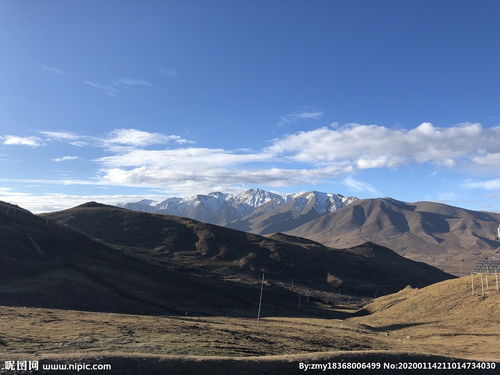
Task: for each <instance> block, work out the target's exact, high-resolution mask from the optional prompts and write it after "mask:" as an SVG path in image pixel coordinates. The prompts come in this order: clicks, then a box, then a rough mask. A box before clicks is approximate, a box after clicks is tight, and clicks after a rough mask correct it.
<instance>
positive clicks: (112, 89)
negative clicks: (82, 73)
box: [83, 78, 152, 98]
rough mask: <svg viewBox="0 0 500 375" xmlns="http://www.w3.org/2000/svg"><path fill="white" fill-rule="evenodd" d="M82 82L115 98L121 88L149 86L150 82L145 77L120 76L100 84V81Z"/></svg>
mask: <svg viewBox="0 0 500 375" xmlns="http://www.w3.org/2000/svg"><path fill="white" fill-rule="evenodd" d="M83 83H84V84H86V85H89V86H91V87H94V88H96V89H98V90H100V91H102V92H103V93H104V94H106V95H108V96H111V97H113V98H116V97H117V96H118V95H119V94H120V92H121V89H122V88H126V87H128V88H130V87H137V86H139V87H141V86H142V87H151V86H152V84H151V82H149V81H146V80H145V79H136V78H120V79H116V80H113V81H111V83H109V84H101V83H96V82H92V81H83Z"/></svg>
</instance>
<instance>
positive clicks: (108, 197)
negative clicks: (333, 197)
mask: <svg viewBox="0 0 500 375" xmlns="http://www.w3.org/2000/svg"><path fill="white" fill-rule="evenodd" d="M499 12H500V3H499V2H497V1H486V0H485V1H480V2H477V1H456V0H455V1H444V0H443V1H434V2H430V1H368V0H366V1H334V0H328V1H321V0H315V1H305V0H304V1H294V0H282V1H279V0H272V1H263V0H262V1H258V0H254V1H248V0H237V1H234V0H232V1H217V0H210V1H201V0H200V1H193V0H183V1H180V0H179V1H152V0H151V1H147V2H143V1H124V0H120V1H112V0H108V1H105V2H104V1H92V0H87V1H62V0H60V1H50V0H47V1H43V2H42V1H23V2H20V1H14V0H4V1H2V2H0V31H1V32H0V47H1V51H2V58H1V59H0V170H1V176H0V200H4V201H8V202H13V203H16V204H19V205H22V206H24V207H26V208H28V209H31V210H34V211H37V212H39V211H48V210H55V209H61V208H65V207H70V206H73V205H76V204H79V203H82V202H85V201H88V200H98V201H101V202H106V203H116V202H118V201H127V200H130V201H132V200H138V199H140V198H141V197H151V198H155V199H156V198H161V197H166V196H172V195H176V196H186V195H192V194H196V193H208V192H210V191H214V190H222V191H227V192H234V191H239V190H242V189H246V188H249V187H261V188H265V189H268V190H273V191H282V192H295V191H306V190H319V191H327V192H335V193H341V194H344V195H355V196H358V197H360V198H369V197H381V196H391V197H393V198H396V199H400V200H405V201H419V200H433V201H440V202H445V203H448V204H452V205H457V206H461V207H466V208H471V209H478V210H491V211H500V168H499V166H500V142H499V141H498V140H499V139H500V127H499V124H500V89H499V87H500V86H499V81H500V80H499V79H500V24H499V23H498V22H497V19H498V14H499Z"/></svg>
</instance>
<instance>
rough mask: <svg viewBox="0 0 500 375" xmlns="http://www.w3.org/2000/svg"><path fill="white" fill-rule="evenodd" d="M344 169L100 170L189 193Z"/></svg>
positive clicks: (279, 182) (110, 176) (116, 180)
mask: <svg viewBox="0 0 500 375" xmlns="http://www.w3.org/2000/svg"><path fill="white" fill-rule="evenodd" d="M344 172H345V170H342V169H341V168H332V167H327V168H317V169H292V168H290V169H285V168H255V169H251V168H246V169H244V168H216V167H211V168H208V167H205V166H202V168H193V167H191V168H189V167H186V168H157V167H147V166H142V167H137V168H133V169H124V168H111V169H103V170H102V171H101V173H102V175H101V183H107V184H109V185H120V186H135V187H149V188H153V187H157V188H158V187H160V188H163V189H168V190H169V191H171V192H173V193H175V194H179V195H192V194H196V193H198V192H199V191H200V189H203V190H211V191H213V190H220V188H221V187H223V190H227V189H229V188H231V187H234V186H241V185H245V186H255V185H266V186H275V187H278V186H281V187H283V186H291V185H295V184H299V183H304V182H305V183H317V182H319V180H321V179H323V178H326V177H333V176H336V175H338V174H340V173H344Z"/></svg>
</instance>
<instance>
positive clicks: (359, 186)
mask: <svg viewBox="0 0 500 375" xmlns="http://www.w3.org/2000/svg"><path fill="white" fill-rule="evenodd" d="M343 182H344V185H346V186H348V187H350V188H351V189H354V190H357V191H364V192H368V193H372V194H376V195H380V192H379V191H378V190H377V189H375V188H374V187H373V186H372V185H370V184H368V183H366V182H362V181H359V180H355V179H354V178H353V177H351V176H347V177H346V178H345V179H344V181H343Z"/></svg>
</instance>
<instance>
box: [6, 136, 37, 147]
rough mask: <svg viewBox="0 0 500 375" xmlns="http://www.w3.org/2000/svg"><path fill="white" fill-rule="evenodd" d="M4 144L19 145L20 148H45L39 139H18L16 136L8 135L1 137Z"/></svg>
mask: <svg viewBox="0 0 500 375" xmlns="http://www.w3.org/2000/svg"><path fill="white" fill-rule="evenodd" d="M0 139H1V140H2V144H4V145H18V146H30V147H40V146H43V143H42V140H41V139H40V138H38V137H18V136H16V135H6V136H4V137H0Z"/></svg>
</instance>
